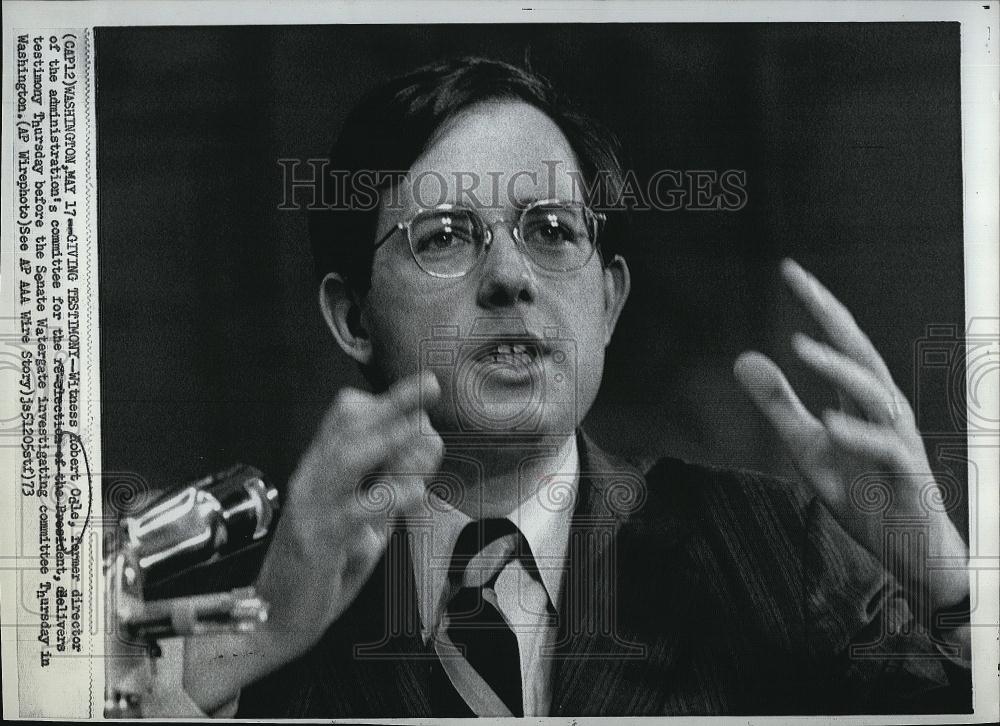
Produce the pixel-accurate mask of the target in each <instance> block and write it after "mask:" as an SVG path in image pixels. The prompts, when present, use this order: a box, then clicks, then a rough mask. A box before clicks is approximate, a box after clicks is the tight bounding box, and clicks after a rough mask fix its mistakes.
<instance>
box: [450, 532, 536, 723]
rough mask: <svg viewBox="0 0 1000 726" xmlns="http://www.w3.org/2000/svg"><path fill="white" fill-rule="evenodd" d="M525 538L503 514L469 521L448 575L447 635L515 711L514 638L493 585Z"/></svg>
mask: <svg viewBox="0 0 1000 726" xmlns="http://www.w3.org/2000/svg"><path fill="white" fill-rule="evenodd" d="M526 545H527V543H526V542H524V539H523V536H522V535H521V533H520V532H519V531H518V530H517V528H516V527H515V526H514V525H513V524H512V523H511V522H510V521H508V520H506V519H487V520H483V521H480V522H472V523H470V524H468V525H467V526H466V527H465V529H464V530H462V533H461V535H459V538H458V541H457V543H456V545H455V554H454V556H453V558H452V566H451V568H450V570H449V577H450V579H451V583H452V589H453V591H455V590H457V592H456V593H455V595H454V596H453V597H452V598H451V601H450V602H449V604H448V619H449V626H448V637H449V638H450V639H451V641H452V643H454V644H455V646H456V647H458V648H459V649H460V650H461V651H462V652H463V654H464V655H465V659H466V660H467V661H468V662H469V665H471V666H472V667H473V668H474V669H475V670H476V672H477V673H479V675H480V676H481V677H482V678H483V680H484V681H486V683H487V684H489V686H490V688H492V689H493V691H494V692H495V693H496V694H497V696H498V697H499V698H500V700H501V701H503V702H504V704H505V705H506V706H507V708H509V709H510V712H511V713H512V714H514V715H515V716H523V715H524V710H523V706H522V695H521V660H520V654H519V651H518V646H517V638H516V637H515V635H514V633H513V632H512V631H511V629H510V626H509V625H508V624H507V621H506V620H505V619H504V616H503V614H502V613H501V612H500V610H499V609H498V607H497V598H496V592H495V591H494V589H493V588H494V585H495V584H496V581H497V578H498V577H499V576H500V573H501V572H502V571H503V569H504V567H506V566H507V564H508V563H510V561H511V560H512V559H514V557H515V556H521V557H524V556H525V554H526V552H527V546H526Z"/></svg>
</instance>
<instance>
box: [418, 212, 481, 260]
mask: <svg viewBox="0 0 1000 726" xmlns="http://www.w3.org/2000/svg"><path fill="white" fill-rule="evenodd" d="M410 233H411V235H412V237H413V248H414V250H415V251H416V252H417V253H418V254H420V253H425V254H442V253H447V252H454V251H457V250H462V249H465V248H467V247H474V246H475V234H474V228H473V225H472V224H471V222H470V220H468V219H467V218H466V217H465V216H464V215H461V214H433V215H427V216H426V217H420V218H418V219H416V220H414V223H413V225H412V227H411V230H410Z"/></svg>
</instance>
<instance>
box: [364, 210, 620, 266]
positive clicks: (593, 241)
mask: <svg viewBox="0 0 1000 726" xmlns="http://www.w3.org/2000/svg"><path fill="white" fill-rule="evenodd" d="M604 220H605V217H604V215H603V214H601V213H599V212H594V211H593V210H591V209H590V207H588V206H587V205H585V204H580V203H576V202H565V201H562V200H560V199H542V200H540V201H536V202H532V203H531V204H529V205H528V206H526V207H525V208H524V209H522V210H520V213H519V214H518V216H517V219H516V220H515V223H514V225H513V226H512V227H509V229H510V230H511V234H512V236H513V238H514V241H515V243H516V244H517V245H518V247H519V248H520V249H521V251H522V253H524V254H525V255H526V256H527V257H528V259H530V260H531V261H532V262H533V263H534V264H536V265H537V266H538V267H540V268H542V269H543V270H549V271H551V272H573V271H574V270H579V269H580V268H582V267H584V266H585V265H586V264H587V263H588V262H590V260H591V258H592V257H593V256H594V252H595V251H596V250H597V235H598V232H599V231H600V227H601V225H602V224H603V223H604ZM499 222H505V220H503V219H499V220H496V221H495V222H494V223H493V224H488V223H487V222H486V221H485V220H484V219H483V217H482V215H481V214H480V213H479V212H477V211H476V210H475V209H472V208H470V207H464V206H461V205H457V204H440V205H438V206H436V207H434V208H432V209H422V210H420V211H419V212H417V213H416V214H415V215H413V217H411V218H410V219H409V220H407V221H406V222H398V223H397V224H395V225H393V227H392V228H391V229H390V230H389V231H388V232H386V233H385V235H383V236H382V238H381V239H379V241H378V242H376V243H375V249H378V248H379V247H381V246H382V245H383V244H385V242H386V241H387V240H388V239H389V238H390V237H391V236H392V235H393V234H395V233H396V232H401V231H405V232H406V237H407V240H408V241H409V244H410V252H411V253H412V254H413V259H414V261H415V262H416V263H417V266H418V267H420V269H421V270H423V271H424V272H426V273H427V274H428V275H431V276H432V277H444V278H453V277H462V276H464V275H466V274H468V273H469V271H470V270H472V268H473V267H475V266H476V264H477V263H478V262H479V260H480V259H482V258H483V257H484V256H485V254H486V253H487V252H488V251H489V248H490V245H491V244H492V242H493V225H495V224H497V223H499Z"/></svg>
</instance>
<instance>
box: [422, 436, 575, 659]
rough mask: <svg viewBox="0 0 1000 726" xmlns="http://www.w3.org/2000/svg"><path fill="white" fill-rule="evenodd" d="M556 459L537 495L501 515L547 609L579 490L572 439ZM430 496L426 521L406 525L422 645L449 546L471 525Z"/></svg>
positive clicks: (555, 592) (432, 620)
mask: <svg viewBox="0 0 1000 726" xmlns="http://www.w3.org/2000/svg"><path fill="white" fill-rule="evenodd" d="M561 454H562V455H561V456H560V457H559V461H560V462H561V463H560V464H559V465H558V466H557V467H556V468H555V471H554V472H553V473H552V474H550V475H548V476H546V477H543V479H542V480H541V481H540V482H539V483H538V489H537V493H536V494H535V495H533V496H530V497H528V498H527V499H525V500H524V501H523V502H521V504H520V505H519V506H518V507H517V509H515V510H514V511H513V512H511V513H510V514H508V515H507V519H509V520H510V521H511V522H513V523H514V525H515V526H516V527H517V528H518V529H519V530H520V531H521V534H523V535H524V538H525V539H526V540H527V541H528V546H529V547H531V553H532V555H533V556H534V558H535V564H536V565H537V567H538V570H539V574H540V575H541V579H542V585H543V586H544V587H545V591H546V593H547V594H548V596H549V600H550V601H551V602H552V605H553V607H558V604H559V595H560V592H561V589H562V575H563V570H564V569H565V560H566V544H567V542H568V540H569V527H570V522H571V519H572V515H573V504H574V503H575V501H576V492H577V489H578V487H579V479H580V476H579V474H580V459H579V453H578V451H577V444H576V437H575V436H570V437H568V439H567V443H566V444H565V445H564V447H563V451H562V452H561ZM430 496H431V497H432V499H431V501H430V504H431V506H430V507H429V510H430V517H429V518H424V519H422V520H421V521H420V522H419V523H417V522H411V523H409V525H408V527H407V530H408V532H409V544H410V559H411V560H412V562H413V575H414V580H415V582H416V590H417V607H418V608H419V609H420V620H421V623H422V625H423V627H422V635H423V638H424V641H425V642H426V641H427V640H428V639H429V638H430V637H431V636H432V635H433V634H434V632H435V631H436V629H437V625H438V623H439V622H440V619H441V613H442V612H443V610H444V608H445V607H446V605H447V602H445V600H446V599H447V597H448V591H449V588H448V565H449V564H450V563H451V557H452V553H453V552H454V549H455V543H456V542H457V540H458V536H459V535H460V534H461V533H462V530H463V529H464V528H465V526H466V525H467V524H469V523H470V522H471V521H472V518H471V517H469V516H468V515H467V514H465V513H464V512H462V511H460V510H458V509H455V508H454V507H452V506H450V505H449V504H447V503H445V502H444V501H443V500H441V499H439V498H437V497H436V496H434V495H433V494H432V495H430ZM415 525H416V526H415Z"/></svg>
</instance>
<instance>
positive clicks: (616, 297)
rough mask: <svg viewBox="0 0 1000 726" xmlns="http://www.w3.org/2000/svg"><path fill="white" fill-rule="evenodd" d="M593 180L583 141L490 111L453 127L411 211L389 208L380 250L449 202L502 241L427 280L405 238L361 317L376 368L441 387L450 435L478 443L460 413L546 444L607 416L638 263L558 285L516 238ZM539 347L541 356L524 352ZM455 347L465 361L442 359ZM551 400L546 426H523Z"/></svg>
mask: <svg viewBox="0 0 1000 726" xmlns="http://www.w3.org/2000/svg"><path fill="white" fill-rule="evenodd" d="M574 173H575V174H576V182H574V177H573V174H574ZM581 178H582V177H581V176H580V172H579V164H578V161H577V159H576V156H575V154H574V153H573V151H572V149H571V147H570V145H569V142H568V141H567V140H566V138H565V137H564V135H563V134H562V132H561V131H560V130H559V128H558V127H557V126H556V125H555V123H554V122H553V121H552V120H551V119H549V118H548V117H547V116H546V115H545V114H544V113H542V112H541V111H540V110H538V109H537V108H535V107H534V106H530V105H527V104H525V103H520V102H494V103H485V104H480V105H477V106H475V107H472V108H470V109H468V110H466V111H465V112H463V113H461V114H460V115H458V116H456V117H454V118H453V119H452V120H451V121H449V122H448V123H446V124H445V126H444V127H443V128H442V129H440V130H439V131H438V132H437V134H436V135H435V138H434V139H433V140H432V143H431V145H430V146H429V148H428V149H427V151H426V152H425V153H424V154H423V155H422V156H421V157H420V158H419V159H417V161H416V162H415V163H414V164H413V166H412V167H411V169H410V174H409V176H408V177H407V180H406V181H405V182H403V183H402V184H401V185H400V187H399V189H398V190H397V193H396V195H395V196H396V200H397V201H398V202H399V203H398V204H389V205H386V204H385V201H383V209H382V211H381V213H380V217H379V224H378V230H377V236H376V239H380V238H381V237H382V236H383V235H384V234H386V233H387V232H388V231H389V230H390V229H391V228H392V227H393V225H395V224H396V223H398V222H406V221H407V220H409V219H410V218H412V217H413V215H414V214H416V213H417V212H418V211H420V209H421V208H428V207H433V206H434V205H436V204H438V203H439V202H442V201H443V202H447V203H452V204H455V203H459V204H462V205H465V206H469V207H472V208H475V209H476V210H477V211H478V212H480V214H481V217H482V219H483V220H484V221H485V222H486V224H487V225H489V226H490V227H491V229H492V235H493V236H492V245H491V246H490V248H489V249H488V251H487V252H486V254H485V256H484V257H483V258H481V259H480V261H479V262H478V263H477V264H476V265H475V266H474V267H473V268H472V269H471V271H469V272H468V273H467V274H466V275H465V276H463V277H457V278H437V277H432V276H430V275H428V274H426V273H425V272H424V271H423V270H421V269H420V267H419V266H418V265H417V264H416V262H415V261H414V259H413V256H412V255H411V252H410V248H409V245H408V242H407V234H406V233H405V232H403V231H397V232H395V233H394V234H392V235H391V236H390V238H389V240H388V241H387V242H386V243H385V244H384V245H382V246H381V247H379V248H378V250H377V251H376V254H375V258H374V261H373V265H372V278H371V288H370V290H369V292H368V294H367V295H366V297H365V299H364V301H363V303H362V306H361V307H362V324H363V325H364V327H365V328H366V329H367V331H368V333H369V335H370V336H371V345H372V354H373V360H372V362H373V364H374V365H375V366H376V367H377V368H378V369H379V370H380V371H381V373H382V375H383V376H384V377H385V379H386V380H388V381H394V380H398V379H399V378H401V377H402V376H405V375H408V374H412V373H417V372H420V371H421V370H425V369H430V370H433V371H434V372H435V374H437V375H438V378H439V380H440V381H441V383H442V386H441V387H442V399H441V401H440V403H439V405H438V406H436V407H435V409H434V410H432V411H431V412H430V414H431V421H432V423H433V424H434V426H435V427H436V428H437V429H438V431H440V432H442V433H446V432H453V431H457V430H468V429H469V427H470V421H469V420H468V419H467V418H463V417H462V415H461V414H458V413H457V412H458V411H460V410H463V411H470V410H471V411H474V412H476V413H477V415H476V416H474V417H473V421H472V422H471V425H473V426H475V425H478V424H477V423H476V422H479V423H480V424H483V425H484V429H485V430H497V429H503V428H504V427H505V425H506V424H505V422H507V423H510V424H512V425H517V426H520V428H521V429H522V430H524V428H525V427H527V428H533V429H535V430H537V432H538V433H541V434H557V433H563V432H571V431H573V430H574V429H575V427H576V426H577V425H578V424H579V423H580V420H581V419H582V418H583V416H584V415H585V414H586V412H587V411H588V410H589V408H590V406H591V404H592V403H593V401H594V398H595V396H596V395H597V390H598V388H599V386H600V382H601V375H602V371H603V366H604V350H605V347H606V345H607V344H608V342H609V341H610V336H611V332H612V330H613V328H614V324H615V321H616V320H617V316H618V313H619V312H620V310H621V306H622V305H623V304H624V300H625V297H626V296H627V292H628V272H627V269H626V268H625V264H624V261H622V260H620V259H619V260H616V262H615V263H614V264H613V265H612V266H611V267H610V268H609V269H605V268H604V267H603V265H602V263H601V258H600V255H598V254H594V255H593V257H591V259H590V261H589V262H587V264H586V265H585V266H584V267H583V268H582V269H578V270H575V271H572V272H551V271H547V270H544V269H541V268H539V267H538V266H536V265H535V264H534V263H533V262H532V261H531V260H530V259H528V258H527V257H526V256H525V255H524V254H523V253H522V251H521V249H519V247H518V246H517V243H516V242H515V239H514V237H513V236H512V233H511V230H512V227H513V225H514V223H515V221H516V219H517V216H518V213H519V211H520V210H521V209H523V208H524V206H525V205H526V204H527V203H530V201H531V200H543V199H563V200H575V201H580V196H581V195H580V181H579V180H580V179H581ZM417 179H420V182H419V183H416V182H415V180H417ZM476 180H478V186H477V187H476V188H475V189H474V190H472V191H471V192H469V189H470V187H471V186H472V185H473V184H475V183H476ZM574 184H575V186H574ZM442 187H443V188H442ZM463 187H464V190H465V193H462V188H463ZM501 220H502V221H501ZM373 243H374V240H373ZM525 336H526V339H527V340H528V341H533V340H535V341H537V345H531V344H529V345H526V346H521V345H519V344H518V339H521V338H525ZM449 348H450V349H452V350H454V351H455V355H454V357H450V358H449V356H448V355H447V353H446V352H442V351H446V350H447V349H449ZM449 361H451V362H449ZM539 399H542V401H541V403H542V406H541V408H537V407H536V409H537V412H538V413H537V416H536V418H534V419H532V418H531V417H530V416H528V417H527V418H524V419H519V416H520V414H519V412H528V413H530V411H528V409H529V408H531V407H532V406H534V403H535V402H538V401H539ZM546 404H548V405H546ZM484 422H485V423H484Z"/></svg>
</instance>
